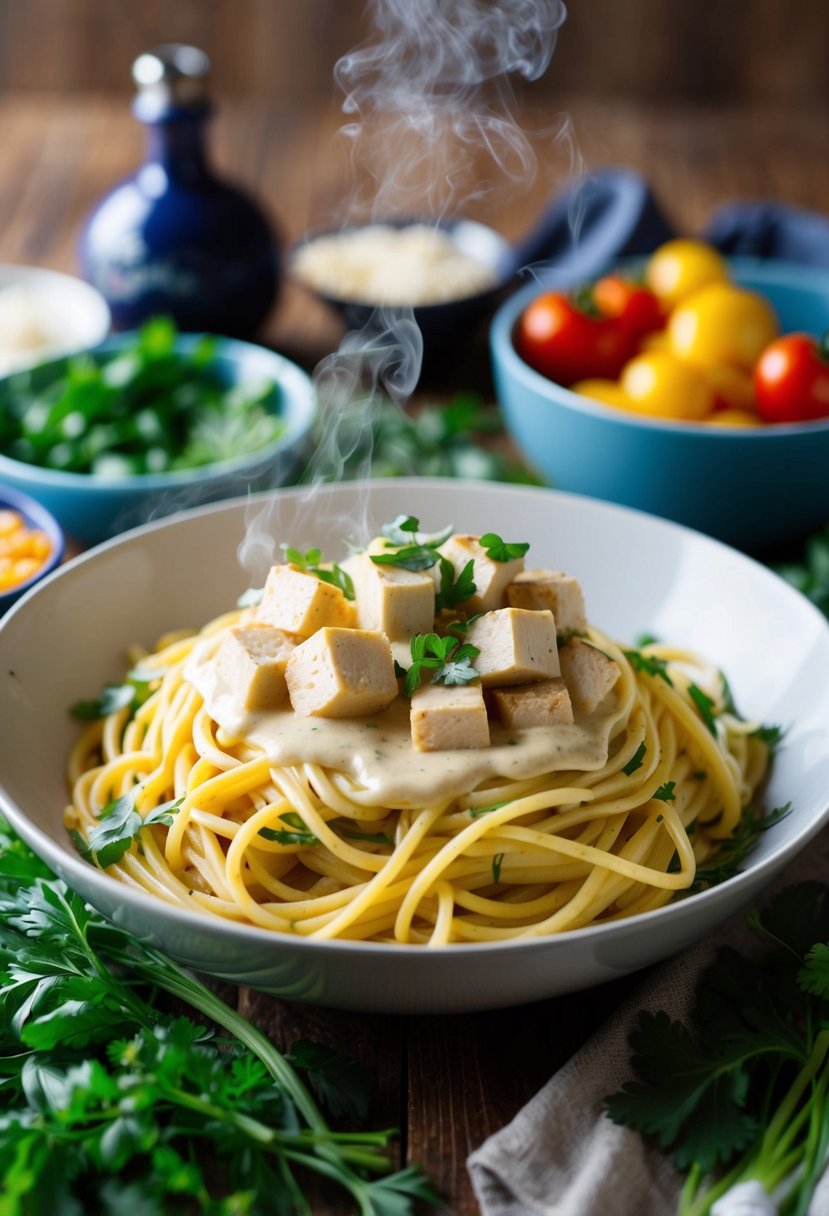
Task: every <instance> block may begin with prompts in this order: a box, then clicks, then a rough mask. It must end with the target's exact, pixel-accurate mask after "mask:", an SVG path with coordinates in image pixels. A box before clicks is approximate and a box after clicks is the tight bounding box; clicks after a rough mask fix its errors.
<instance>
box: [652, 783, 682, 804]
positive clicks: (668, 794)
mask: <svg viewBox="0 0 829 1216" xmlns="http://www.w3.org/2000/svg"><path fill="white" fill-rule="evenodd" d="M675 788H676V782H675V781H666V782H665V784H664V785H660V787H659V789H658V790H657V791H656V793H655V794H651V798H652V799H655V800H656V801H657V802H673V801H674V800H675V799H676V794H675V793H674V789H675Z"/></svg>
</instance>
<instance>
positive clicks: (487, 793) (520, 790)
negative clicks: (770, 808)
mask: <svg viewBox="0 0 829 1216" xmlns="http://www.w3.org/2000/svg"><path fill="white" fill-rule="evenodd" d="M249 616H250V612H249V610H239V611H237V612H234V613H230V614H228V615H226V616H224V617H221V618H219V619H218V620H216V621H213V622H212V623H210V624H209V625H207V626H206V627H205V629H204V630H202V631H201V633H199V634H195V635H191V636H173V637H169V638H167V639H164V640H162V642H161V644H160V646H159V648H158V649H157V650H156V651H155V652H154V653H152V654H149V655H143V656H142V657H141V658H140V661H139V663H138V667H137V668H136V672H137V673H138V675H139V677H140V681H141V686H144V687H146V688H148V689H149V695H148V696H147V697H146V699H145V700H144V701H143V703H142V704H140V705H138V706H137V707H135V706H129V705H127V706H123V707H122V708H120V709H118V710H116V711H115V712H113V713H111V714H108V715H107V716H105V717H102V718H100V719H98V720H96V721H95V722H93V723H91V724H90V725H89V726H88V728H87V729H86V730H85V731H84V733H83V734H82V736H81V737H80V738H79V739H78V741H77V744H76V746H75V747H74V749H73V752H72V754H71V758H70V762H69V781H70V785H71V790H72V803H71V806H70V807H69V808H68V809H67V812H66V823H67V826H68V827H69V828H70V829H72V830H74V831H77V832H78V833H79V834H80V837H82V838H83V839H84V840H86V841H90V840H92V839H94V833H95V831H96V829H99V827H100V824H101V823H102V822H105V821H106V818H105V817H106V815H107V813H108V809H109V808H111V807H112V804H113V802H114V801H115V800H118V799H126V800H127V801H128V802H129V803H130V804H131V806H132V807H133V808H134V810H135V811H136V812H137V813H138V816H139V817H140V818H141V819H143V818H145V817H146V816H147V815H149V814H150V813H151V812H153V811H154V810H155V809H156V808H158V807H159V806H160V805H162V804H172V805H170V809H169V814H168V815H167V816H163V815H162V816H154V817H153V818H155V819H156V822H153V823H151V824H149V825H147V826H143V827H142V829H141V830H140V831H138V832H136V834H135V838H134V839H133V840H132V841H131V842H130V843H129V847H126V848H125V850H124V852H123V855H122V856H121V857H120V859H119V860H117V861H116V862H115V863H114V864H111V865H109V866H108V867H107V869H108V872H109V873H111V874H112V875H113V876H114V877H116V878H117V879H119V880H120V881H121V882H123V883H125V884H127V885H128V886H131V887H133V888H136V889H139V890H142V891H145V892H147V893H149V894H152V895H154V896H156V897H158V898H161V899H163V900H166V901H167V902H169V903H171V904H174V905H177V906H179V907H182V908H184V907H186V908H190V909H196V910H198V911H200V912H202V913H204V914H205V915H218V916H221V917H225V918H229V919H231V920H234V921H239V922H244V923H249V924H253V925H257V926H261V927H263V928H265V929H270V930H273V931H275V932H277V933H290V934H295V935H301V936H305V937H310V938H316V939H320V940H331V939H353V940H363V941H376V942H397V943H404V944H412V945H428V946H442V945H446V944H449V943H454V942H491V941H495V940H504V939H518V938H532V937H535V936H542V935H547V934H553V933H559V932H562V931H565V930H571V929H576V928H580V927H584V926H587V925H593V924H596V923H603V922H606V921H612V920H616V919H619V918H622V917H629V916H633V915H635V914H637V913H641V912H645V911H648V910H650V909H654V908H657V907H659V906H661V905H663V904H665V903H666V902H668V901H669V900H670V899H671V898H672V897H673V896H674V895H676V894H677V893H678V892H681V891H687V890H688V889H689V888H691V887H692V885H693V883H694V879H695V874H696V870H697V867H698V865H699V864H700V863H704V862H707V861H708V860H709V859H710V858H712V857H713V856H715V855H716V852H717V850H718V848H719V847H720V846H721V844H722V842H723V840H726V839H728V838H729V837H731V836H732V835H733V834H734V833H735V832H736V831H737V829H738V828H739V826H740V824H741V821H742V818H743V815H744V813H745V808H746V807H747V806H748V805H749V804H750V802H751V800H752V798H753V797H754V795H755V793H756V791H757V788H758V786H759V784H760V783H761V781H762V779H763V776H764V774H765V771H766V768H767V763H768V754H769V753H768V749H767V746H766V744H765V743H764V742H763V741H762V737H761V736H760V735H758V734H757V733H756V730H755V727H754V726H753V724H751V723H748V722H744V721H742V720H741V719H740V718H739V717H738V716H737V714H736V712H734V711H733V707H731V706H730V704H729V699H728V698H727V696H726V695H725V694H724V691H723V681H722V679H721V677H720V675H719V672H718V671H717V670H716V669H715V668H714V667H712V665H710V664H709V663H707V662H706V661H705V660H703V659H702V658H700V656H698V655H696V654H694V653H691V652H688V651H685V650H681V649H676V648H673V647H670V646H666V645H661V644H650V645H647V646H643V647H641V648H639V649H637V650H625V649H623V648H622V647H620V646H619V645H617V644H616V643H615V642H614V641H613V640H611V639H610V638H608V637H606V636H605V635H604V634H602V633H600V632H599V631H598V630H596V629H594V628H592V627H589V626H588V627H587V629H586V630H585V631H584V637H585V641H586V642H587V643H588V644H590V645H592V646H594V647H596V648H598V650H599V651H600V652H601V653H602V654H603V655H604V656H606V657H607V659H608V661H610V662H612V663H615V664H617V665H618V669H619V675H618V679H617V681H616V684H615V687H614V688H613V691H612V693H610V694H609V695H608V696H607V697H606V698H605V699H604V701H603V703H602V706H601V707H600V709H599V710H598V711H597V712H596V713H595V714H594V715H592V717H590V716H589V715H588V717H587V718H586V719H585V724H584V726H583V730H582V733H583V734H585V737H586V738H587V739H588V741H589V740H590V739H593V740H595V739H596V738H599V740H600V741H603V742H602V755H601V756H599V757H598V760H596V761H594V762H593V763H592V767H591V768H589V769H587V768H578V767H576V766H573V765H570V767H568V764H569V760H568V755H569V756H570V757H572V755H573V754H574V753H573V752H570V753H568V751H567V749H566V748H565V749H564V751H563V753H562V755H561V756H560V757H559V758H558V760H554V761H553V762H551V763H550V762H548V764H547V766H546V767H544V766H543V765H541V764H540V762H539V761H538V760H537V759H536V760H534V761H533V763H532V764H531V765H530V766H529V773H530V775H527V771H526V770H524V771H522V772H521V775H518V776H513V775H504V773H503V772H498V771H496V770H497V769H498V767H499V764H495V768H494V769H493V768H492V765H491V764H490V767H489V769H487V766H486V765H485V764H484V763H483V758H484V757H485V756H486V755H488V752H487V751H486V749H484V750H483V751H480V752H477V753H473V752H468V753H466V756H465V759H466V760H467V762H468V763H471V762H474V757H475V756H477V757H478V760H479V769H480V771H481V773H482V774H483V775H482V776H480V777H479V779H477V780H474V781H472V782H470V781H469V779H468V772H467V773H466V775H464V774H463V772H462V774H461V776H460V777H458V776H455V778H452V777H451V776H450V777H449V778H448V779H447V780H444V781H443V782H441V781H438V782H435V781H432V782H431V783H430V782H429V781H428V780H426V781H425V785H424V786H423V788H424V789H426V790H427V791H428V792H429V793H430V796H429V797H428V799H426V800H424V799H422V798H419V792H420V791H419V786H418V780H417V777H416V776H413V775H412V774H413V772H414V770H415V768H416V764H415V761H416V759H417V756H416V753H415V752H413V751H411V750H410V753H409V757H408V761H406V762H399V761H398V762H397V763H396V765H395V766H394V767H395V773H394V774H393V776H392V778H391V779H390V781H386V782H385V783H384V782H383V781H382V780H379V781H373V780H371V779H370V777H371V773H372V771H374V772H375V773H381V774H382V772H383V764H382V763H378V766H377V768H376V769H375V770H372V769H371V767H370V766H369V767H368V769H365V770H364V769H362V768H359V766H358V768H357V770H355V769H354V768H353V766H352V767H351V770H350V771H349V767H348V766H343V765H335V766H332V764H330V763H325V762H323V761H322V760H321V758H320V755H321V753H320V747H317V749H316V751H315V750H314V749H313V748H312V749H310V750H309V752H308V756H307V757H306V758H303V757H302V754H301V753H302V747H301V744H297V743H296V741H294V742H292V743H291V745H290V747H289V749H288V755H287V758H286V757H285V756H284V755H283V756H282V759H280V758H279V757H280V754H281V753H280V752H279V749H278V747H277V750H276V752H274V750H273V748H272V747H270V746H269V743H268V739H269V736H268V733H267V730H266V729H265V727H264V726H263V723H264V722H266V721H267V719H268V715H262V714H260V715H258V716H257V715H253V717H252V718H251V719H250V723H251V729H250V731H245V730H243V729H242V728H241V727H240V723H239V722H236V723H234V724H232V725H233V729H229V728H228V724H227V723H226V722H225V723H224V724H222V722H220V721H219V720H218V719H221V718H222V714H221V713H219V714H216V712H215V708H216V706H215V704H213V703H212V699H211V696H210V695H209V692H208V694H207V695H204V686H203V685H201V684H200V681H199V680H198V678H197V675H198V670H199V666H200V665H201V666H204V665H205V664H207V665H208V666H209V664H210V662H211V661H212V660H213V658H214V656H215V653H216V651H217V650H218V648H219V647H220V645H221V643H222V640H223V639H224V638H226V637H227V636H228V632H229V631H232V630H233V629H234V628H236V627H238V626H239V625H240V623H244V621H245V620H246V619H249ZM286 712H288V713H290V710H288V711H286ZM374 719H375V720H374V721H370V720H367V719H365V718H363V719H359V720H358V721H355V722H352V723H350V724H349V725H348V729H350V730H352V731H354V730H357V729H359V730H361V731H363V734H364V737H365V739H366V742H365V743H364V747H363V750H364V751H365V752H369V751H370V752H372V754H374V753H375V752H377V751H378V748H377V743H376V738H377V729H378V722H380V724H381V726H382V715H374ZM276 720H277V721H278V719H276ZM304 723H305V726H304V728H303V729H305V731H306V738H310V737H311V734H312V733H314V732H317V730H318V727H319V726H320V725H321V720H320V719H315V718H313V717H307V718H305V719H304ZM580 729H582V728H580ZM339 730H340V725H338V724H336V723H334V724H333V725H331V727H330V735H331V738H332V739H333V738H334V737H335V735H336V732H338V731H339ZM585 732H586V733H585ZM538 733H539V728H534V729H533V730H528V731H523V732H522V731H513V732H510V731H509V730H501V733H500V734H499V735H497V737H496V738H495V739H494V743H495V745H496V746H494V748H493V749H491V750H492V752H493V754H498V753H499V747H498V746H497V744H498V741H499V740H501V743H502V744H503V746H501V747H500V751H501V752H504V753H506V752H509V749H510V746H511V745H516V751H518V755H519V759H520V755H521V753H520V745H522V741H523V740H524V739H525V738H527V737H530V738H531V740H532V739H535V738H536V737H537V736H538ZM547 733H548V734H549V733H550V732H549V731H548V732H547ZM273 734H274V735H275V736H276V737H277V739H278V737H279V731H278V730H275V731H274V732H273ZM323 734H324V732H323ZM510 734H512V735H514V736H515V738H510V737H509V736H510ZM565 734H566V732H565ZM386 735H387V736H388V737H389V738H391V739H394V737H395V736H394V730H393V729H392V727H389V729H388V730H387V731H386ZM401 746H402V744H401ZM322 752H323V753H324V752H325V745H324V744H323V746H322ZM437 755H438V756H440V753H437ZM459 755H460V753H459V752H457V751H453V752H445V753H443V758H444V759H443V764H444V769H443V770H442V771H447V770H448V771H450V772H451V770H452V762H453V760H455V759H457V758H458V757H459ZM275 757H276V758H275ZM470 757H472V761H470ZM404 759H405V758H404ZM438 763H439V762H438V761H435V762H434V765H435V767H437V766H438ZM390 767H391V766H390ZM500 767H501V768H503V767H504V765H503V764H500ZM427 769H428V765H427V766H425V767H424V772H425V771H426V770H427ZM366 772H368V773H369V779H367V778H366V776H365V773H366ZM404 795H407V796H404ZM102 811H103V812H104V819H102V818H101V814H102Z"/></svg>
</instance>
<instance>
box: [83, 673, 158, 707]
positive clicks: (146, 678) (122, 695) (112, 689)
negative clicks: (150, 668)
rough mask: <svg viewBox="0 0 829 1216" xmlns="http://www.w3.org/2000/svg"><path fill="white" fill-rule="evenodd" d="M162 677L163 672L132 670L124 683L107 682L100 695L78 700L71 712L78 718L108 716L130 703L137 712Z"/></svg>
mask: <svg viewBox="0 0 829 1216" xmlns="http://www.w3.org/2000/svg"><path fill="white" fill-rule="evenodd" d="M160 677H161V673H160V672H157V671H156V672H151V673H147V674H145V673H144V672H142V671H139V670H134V671H131V672H130V673H129V675H128V676H127V678H126V680H125V682H124V683H123V684H105V685H104V687H103V688H102V689H101V692H100V695H99V696H97V697H94V698H92V699H90V700H86V701H76V702H75V704H74V705H72V706H71V707H70V713H71V714H72V715H73V716H74V717H76V718H84V719H95V718H106V717H108V716H109V715H110V714H115V713H117V712H118V711H119V710H120V709H125V708H126V707H127V706H128V705H129V706H130V709H131V712H132V713H135V711H136V710H137V709H138V708H139V707H140V706H141V705H143V704H144V702H145V701H146V700H147V698H148V697H149V696H150V693H151V692H152V686H153V684H154V683H155V682H156V681H157V680H159V679H160Z"/></svg>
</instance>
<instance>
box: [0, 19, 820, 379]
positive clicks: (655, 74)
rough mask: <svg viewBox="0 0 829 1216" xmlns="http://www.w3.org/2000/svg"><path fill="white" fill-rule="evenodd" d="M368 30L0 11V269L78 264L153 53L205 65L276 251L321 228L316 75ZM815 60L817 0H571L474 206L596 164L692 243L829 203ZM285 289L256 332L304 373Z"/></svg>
mask: <svg viewBox="0 0 829 1216" xmlns="http://www.w3.org/2000/svg"><path fill="white" fill-rule="evenodd" d="M370 33H371V21H370V9H368V8H364V6H363V5H362V4H361V3H359V2H357V0H351V2H349V3H344V2H343V0H303V3H302V4H298V3H296V2H295V0H177V2H176V3H175V4H170V3H169V2H168V0H145V2H144V3H142V4H140V5H135V4H129V3H126V2H125V0H25V3H23V2H21V0H0V260H3V259H5V260H13V261H28V262H33V263H40V264H46V265H51V266H53V267H56V268H59V269H65V270H74V269H76V267H77V262H76V255H75V241H76V235H77V232H78V230H79V227H80V225H81V224H82V222H83V218H84V216H85V215H86V213H87V212H88V209H89V207H90V206H91V205H92V203H93V202H94V201H95V200H96V199H97V198H98V197H100V195H101V194H102V193H103V192H105V191H106V190H107V189H108V188H109V187H110V186H111V185H112V183H113V182H114V181H115V180H117V179H118V178H119V177H121V176H123V175H125V174H127V173H129V172H131V171H132V170H133V169H134V168H135V166H136V163H137V162H138V160H139V159H140V157H141V153H142V149H143V144H144V133H143V131H142V130H141V127H140V124H138V123H137V122H135V121H134V120H133V119H132V117H131V115H130V110H129V106H130V100H131V96H132V93H133V86H132V81H131V76H130V67H131V64H132V61H133V59H134V58H135V56H136V55H138V54H139V53H140V52H141V51H143V50H146V49H149V48H151V47H153V46H155V45H157V44H158V43H160V42H165V41H185V42H192V43H195V44H196V45H197V46H200V47H202V48H203V49H204V50H205V51H206V52H207V53H208V55H209V56H210V58H211V60H212V65H213V75H212V91H213V95H214V98H215V100H216V102H217V111H216V116H215V119H214V121H213V123H212V127H211V148H212V151H213V155H214V159H215V162H216V164H217V166H218V167H219V168H220V169H221V170H222V171H225V172H228V173H229V174H230V175H231V176H232V177H233V178H235V179H236V180H237V181H241V182H242V183H244V185H245V186H246V187H247V188H249V189H250V190H251V191H253V192H254V193H255V194H256V196H257V199H258V200H259V201H260V202H261V203H262V204H263V206H264V207H265V208H266V210H267V212H268V214H269V215H270V217H271V219H272V220H273V222H274V223H275V224H276V225H277V227H278V230H279V232H280V234H281V236H282V239H283V241H284V242H285V243H289V242H290V241H292V240H295V239H296V238H297V237H299V236H300V235H301V234H302V233H303V232H304V231H306V230H307V229H308V228H311V227H314V226H317V225H320V224H325V223H331V222H332V221H334V222H335V221H336V220H337V218H338V217H339V216H341V214H342V211H343V205H344V199H345V197H346V194H347V191H348V190H349V189H350V185H349V183H350V174H351V173H352V170H353V165H351V164H349V162H348V157H347V155H346V149H345V148H344V147H343V143H342V141H341V140H339V141H338V140H337V138H336V135H337V131H338V129H339V128H340V127H341V126H342V124H343V122H344V118H343V115H342V111H341V102H342V93H341V92H340V91H339V90H338V89H337V87H336V85H335V82H334V78H333V70H334V66H335V64H336V62H337V60H338V59H339V57H340V56H341V55H343V54H344V53H346V52H347V51H349V50H350V49H351V48H353V47H355V46H356V45H358V44H359V43H360V42H361V41H363V40H365V39H366V38H367V37H368V36H369V35H370ZM828 57H829V5H827V4H826V2H825V0H724V2H723V3H719V4H711V3H703V4H700V3H699V0H572V2H571V4H570V5H569V13H568V17H567V20H566V22H565V24H564V26H563V27H562V29H561V30H560V31H559V35H558V44H557V47H556V50H555V54H554V56H553V59H552V63H551V66H550V67H549V69H548V70H547V71H546V73H545V74H544V75H543V77H542V78H541V79H539V80H536V81H533V82H531V83H527V82H524V81H522V80H520V79H516V80H515V81H514V82H513V86H514V90H515V106H514V112H515V114H516V117H517V121H518V122H519V123H520V124H521V126H522V127H523V129H524V130H525V131H526V133H527V137H528V139H529V141H530V143H531V145H532V147H533V150H534V152H535V155H536V158H537V162H538V164H537V171H536V173H535V175H534V176H533V177H532V178H529V177H527V176H525V177H524V178H523V179H522V180H516V181H512V182H503V181H499V180H497V174H496V175H495V177H494V179H493V180H492V181H491V186H492V189H491V190H490V191H489V192H488V193H486V194H485V196H484V197H483V198H481V199H478V200H477V201H476V204H475V209H476V212H477V214H478V216H479V218H483V219H485V220H487V221H488V222H491V223H495V224H496V225H497V226H498V227H499V228H500V229H501V230H502V231H503V232H504V233H505V235H507V236H508V237H510V238H515V237H518V236H520V235H522V234H523V233H524V232H525V231H527V229H528V228H529V227H530V226H531V225H532V223H533V221H534V220H535V218H536V217H537V216H538V214H539V212H540V210H541V208H542V207H543V205H544V203H545V202H546V201H547V199H548V198H549V197H550V196H551V195H552V194H553V193H555V192H556V190H558V189H560V188H561V186H562V184H563V183H564V182H565V181H566V180H567V178H568V177H569V176H570V175H571V174H572V173H573V172H574V171H577V170H580V169H585V168H586V169H588V170H589V169H591V168H594V167H599V166H602V165H607V164H617V165H619V164H620V165H627V166H630V167H631V168H634V169H637V170H639V171H641V172H642V173H644V174H645V175H646V176H647V178H648V180H649V181H650V183H651V184H652V186H653V187H654V189H655V191H656V193H657V195H658V197H659V198H660V200H661V202H662V204H663V207H664V209H665V210H666V211H667V212H668V214H669V215H670V216H671V218H672V219H673V220H674V221H675V223H676V224H677V226H678V227H680V228H681V229H683V230H685V231H689V232H694V231H699V230H701V229H702V227H703V226H704V224H705V222H706V220H707V219H708V217H709V216H710V214H711V213H712V211H713V210H714V209H715V208H716V207H717V206H719V205H720V204H722V203H724V202H726V201H729V200H730V199H732V198H734V197H737V196H739V197H743V198H749V197H775V198H777V199H782V200H784V201H787V202H790V203H795V204H799V205H802V206H807V207H813V208H816V209H819V210H823V209H824V208H827V209H829V122H827V121H826V119H827V111H828V110H829V73H827V72H826V70H825V65H826V62H827V58H828ZM461 203H462V200H461ZM292 290H293V289H290V288H289V289H288V290H287V292H285V293H283V296H282V300H281V303H280V308H279V313H278V317H277V318H276V319H275V320H274V322H273V325H272V326H271V334H272V336H273V337H274V340H275V341H277V342H279V343H280V344H281V346H282V347H283V348H284V349H286V350H288V351H289V352H292V353H294V354H299V355H303V356H304V358H305V359H306V361H312V360H313V358H314V357H315V356H316V355H317V354H318V353H319V352H320V351H322V350H323V349H325V347H326V346H327V345H329V346H330V342H331V336H330V334H329V333H328V331H327V330H326V326H327V325H328V323H329V320H328V318H327V317H326V316H325V314H324V313H318V314H314V313H313V311H311V312H308V311H307V310H306V309H305V308H304V307H303V308H302V309H301V310H300V312H297V310H296V308H295V307H294V298H293V295H292ZM312 309H313V306H312ZM309 318H310V319H309ZM317 324H318V326H319V327H320V328H319V332H317V331H315V325H317ZM309 334H310V335H311V336H310V337H309Z"/></svg>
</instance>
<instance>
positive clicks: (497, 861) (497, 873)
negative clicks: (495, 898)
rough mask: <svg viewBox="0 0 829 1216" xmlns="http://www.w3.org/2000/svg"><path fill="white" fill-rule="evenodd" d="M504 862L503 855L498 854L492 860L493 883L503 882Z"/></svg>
mask: <svg viewBox="0 0 829 1216" xmlns="http://www.w3.org/2000/svg"><path fill="white" fill-rule="evenodd" d="M503 860H504V854H503V853H496V854H495V856H494V857H493V859H492V881H493V882H500V881H501V865H502V863H503Z"/></svg>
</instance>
